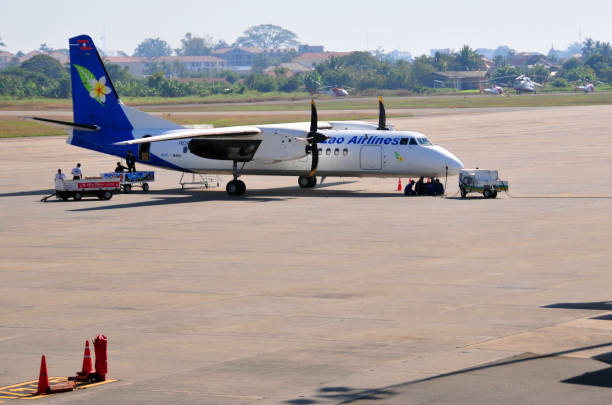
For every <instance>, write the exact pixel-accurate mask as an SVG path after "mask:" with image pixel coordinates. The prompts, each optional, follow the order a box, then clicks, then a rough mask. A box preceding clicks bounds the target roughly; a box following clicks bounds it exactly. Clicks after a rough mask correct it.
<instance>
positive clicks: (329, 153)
mask: <svg viewBox="0 0 612 405" xmlns="http://www.w3.org/2000/svg"><path fill="white" fill-rule="evenodd" d="M325 154H326V155H327V156H329V155H331V149H329V148H327V149H325Z"/></svg>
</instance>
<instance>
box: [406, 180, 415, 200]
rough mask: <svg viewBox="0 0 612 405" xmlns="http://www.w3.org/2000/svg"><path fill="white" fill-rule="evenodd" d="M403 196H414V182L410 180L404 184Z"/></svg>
mask: <svg viewBox="0 0 612 405" xmlns="http://www.w3.org/2000/svg"><path fill="white" fill-rule="evenodd" d="M404 195H405V196H410V195H414V180H412V179H410V182H408V184H406V188H404Z"/></svg>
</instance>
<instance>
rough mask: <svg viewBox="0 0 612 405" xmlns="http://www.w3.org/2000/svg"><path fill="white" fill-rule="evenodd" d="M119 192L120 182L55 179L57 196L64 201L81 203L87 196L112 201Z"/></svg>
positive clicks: (98, 179)
mask: <svg viewBox="0 0 612 405" xmlns="http://www.w3.org/2000/svg"><path fill="white" fill-rule="evenodd" d="M119 190H121V188H120V185H119V181H118V180H104V179H102V178H97V179H84V180H62V179H55V196H56V197H57V198H60V199H62V200H64V201H66V200H68V199H69V198H73V199H74V200H75V201H80V200H81V199H82V198H83V197H86V196H95V197H98V198H99V199H100V200H110V199H111V198H113V194H114V193H116V192H117V191H119ZM47 198H48V197H47ZM44 200H46V199H44Z"/></svg>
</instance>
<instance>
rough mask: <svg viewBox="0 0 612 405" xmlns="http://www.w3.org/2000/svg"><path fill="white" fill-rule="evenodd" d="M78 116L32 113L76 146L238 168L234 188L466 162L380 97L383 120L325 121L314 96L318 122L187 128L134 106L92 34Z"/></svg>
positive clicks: (432, 170) (78, 43)
mask: <svg viewBox="0 0 612 405" xmlns="http://www.w3.org/2000/svg"><path fill="white" fill-rule="evenodd" d="M69 47H70V74H71V81H72V101H73V112H74V122H66V121H59V120H53V119H48V118H39V117H28V118H30V119H33V120H36V121H37V122H41V123H46V124H51V125H60V126H64V127H67V128H68V129H69V131H68V132H69V136H68V138H67V140H66V142H67V143H68V144H69V145H74V146H79V147H82V148H86V149H91V150H94V151H97V152H101V153H105V154H109V155H115V156H119V157H125V156H126V154H127V152H128V151H131V153H132V154H134V155H135V156H136V160H137V161H138V162H140V163H142V164H147V165H151V166H156V167H161V168H165V169H172V170H177V171H181V172H191V173H210V174H231V175H232V176H233V180H231V181H229V182H228V183H227V186H226V191H227V193H228V194H229V195H232V196H237V195H242V194H244V193H245V191H246V185H245V183H244V182H243V181H242V180H240V179H239V178H240V176H242V175H250V174H253V175H276V176H297V177H298V185H299V186H300V187H302V188H312V187H314V186H315V185H316V183H317V177H316V176H317V175H319V176H327V177H333V176H347V177H365V176H371V177H401V176H404V177H420V176H424V177H442V176H445V175H456V174H457V173H458V172H459V170H460V169H462V168H463V164H462V163H461V161H460V160H459V159H458V158H457V157H456V156H455V155H453V154H452V153H451V152H449V151H447V150H446V149H444V148H442V147H441V146H438V145H433V144H432V143H431V142H430V141H429V139H427V137H426V136H425V135H423V134H421V133H418V132H411V131H394V130H393V129H392V128H391V127H388V126H387V124H386V113H385V108H384V104H383V103H382V99H381V98H379V122H378V125H376V124H372V123H368V122H362V121H337V122H332V121H329V122H328V121H326V122H319V121H318V115H317V109H316V106H315V104H314V101H312V102H311V120H310V122H294V123H287V124H267V125H249V126H234V127H221V128H210V129H197V128H187V127H185V126H182V125H179V124H176V123H174V122H171V121H166V120H164V119H162V118H159V117H156V116H153V115H150V114H147V113H145V112H142V111H139V110H137V109H135V108H132V107H128V106H127V105H125V104H123V102H121V100H120V99H119V95H118V94H117V91H116V89H115V87H114V86H113V83H112V81H111V78H110V76H109V74H108V71H107V70H106V68H105V66H104V64H103V62H102V59H101V58H100V55H99V53H98V51H97V50H96V47H95V45H94V43H93V41H92V39H91V37H89V36H87V35H80V36H76V37H73V38H70V39H69Z"/></svg>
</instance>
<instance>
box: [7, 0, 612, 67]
mask: <svg viewBox="0 0 612 405" xmlns="http://www.w3.org/2000/svg"><path fill="white" fill-rule="evenodd" d="M502 4H503V5H504V7H503V8H502V7H501V5H502ZM0 18H1V20H2V24H1V25H0V38H2V42H4V43H5V44H6V47H5V48H4V50H8V51H11V52H13V53H14V52H17V51H19V50H21V51H24V52H26V51H30V50H33V49H37V48H38V47H39V46H40V44H42V43H46V44H47V45H48V46H49V47H52V48H66V47H67V43H68V38H69V37H71V36H74V35H78V34H89V35H91V36H92V37H93V38H94V41H96V44H97V45H98V46H99V47H100V48H102V49H105V50H106V51H116V50H123V51H125V52H127V53H129V54H131V53H132V52H133V51H134V49H135V48H136V46H137V45H138V43H139V42H140V41H142V40H143V39H144V38H149V37H160V38H162V39H165V40H166V41H168V42H169V43H170V45H171V46H172V47H173V48H177V47H179V45H180V39H181V38H182V37H183V36H184V34H185V33H186V32H191V33H193V34H194V35H204V34H209V35H211V36H212V37H213V38H214V39H219V38H221V39H224V40H226V41H227V42H228V43H231V42H233V41H234V40H235V39H236V38H237V37H238V36H240V35H241V34H242V32H243V31H244V30H245V29H246V28H248V27H250V26H253V25H258V24H276V25H280V26H282V27H283V28H287V29H289V30H291V31H293V32H295V33H296V34H297V35H298V37H299V40H300V41H301V42H303V43H309V44H313V45H324V46H325V48H326V49H327V50H336V51H345V50H365V49H376V48H377V47H382V48H383V49H384V50H385V51H391V50H393V49H399V50H403V51H410V52H412V53H413V55H420V54H423V53H427V54H429V49H430V48H448V47H450V48H454V49H458V48H460V47H461V46H462V45H463V44H469V45H470V46H472V47H473V48H493V47H495V46H497V45H508V46H510V47H512V48H515V49H517V50H519V51H539V52H544V53H545V52H548V50H549V49H550V46H551V45H554V46H555V48H558V49H565V47H567V45H568V44H570V43H572V42H574V41H577V40H578V35H579V30H581V31H582V38H583V39H584V38H586V37H588V36H590V37H592V38H593V39H598V40H604V41H612V23H611V20H612V1H610V0H607V1H580V2H576V1H572V2H569V1H563V0H561V1H555V2H552V1H551V2H549V1H523V0H518V1H516V0H514V1H507V2H500V1H494V0H462V1H459V0H458V1H447V0H436V1H417V2H415V1H408V0H403V1H389V0H376V1H372V0H370V1H365V0H325V1H323V0H308V1H295V0H293V1H291V0H282V1H281V0H248V1H247V0H218V1H209V0H201V1H196V0H171V1H155V0H121V1H119V0H103V1H96V2H90V1H86V0H78V1H74V0H53V1H48V0H3V1H2V14H1V17H0ZM104 37H105V40H103V38H104Z"/></svg>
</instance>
